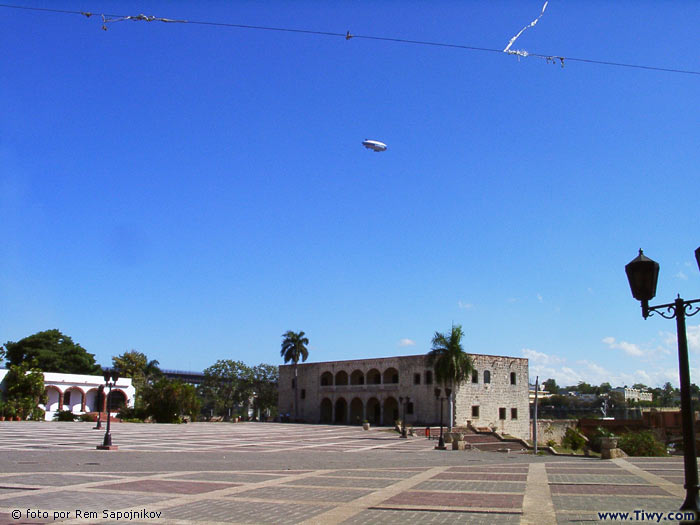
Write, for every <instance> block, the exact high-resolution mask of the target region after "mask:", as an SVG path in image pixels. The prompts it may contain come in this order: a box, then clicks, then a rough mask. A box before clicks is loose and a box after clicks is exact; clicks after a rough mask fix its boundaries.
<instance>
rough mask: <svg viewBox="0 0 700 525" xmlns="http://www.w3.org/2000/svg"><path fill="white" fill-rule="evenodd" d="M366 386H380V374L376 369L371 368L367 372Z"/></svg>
mask: <svg viewBox="0 0 700 525" xmlns="http://www.w3.org/2000/svg"><path fill="white" fill-rule="evenodd" d="M367 384H368V385H381V384H382V374H380V373H379V370H377V369H376V368H373V369H372V370H370V371H369V372H367Z"/></svg>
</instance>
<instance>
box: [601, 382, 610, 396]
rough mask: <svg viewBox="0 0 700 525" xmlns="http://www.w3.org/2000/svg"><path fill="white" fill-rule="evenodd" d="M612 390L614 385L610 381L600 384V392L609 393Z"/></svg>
mask: <svg viewBox="0 0 700 525" xmlns="http://www.w3.org/2000/svg"><path fill="white" fill-rule="evenodd" d="M611 390H612V385H611V384H610V383H607V382H606V383H601V384H600V386H599V387H598V391H599V393H600V394H607V393H609V392H610V391H611Z"/></svg>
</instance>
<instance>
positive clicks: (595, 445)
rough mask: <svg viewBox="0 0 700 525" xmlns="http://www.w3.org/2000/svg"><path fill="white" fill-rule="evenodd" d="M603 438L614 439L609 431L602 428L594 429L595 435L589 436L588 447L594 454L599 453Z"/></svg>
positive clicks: (613, 435)
mask: <svg viewBox="0 0 700 525" xmlns="http://www.w3.org/2000/svg"><path fill="white" fill-rule="evenodd" d="M604 437H615V434H613V433H612V432H611V431H610V430H608V429H607V428H603V427H598V428H596V429H595V433H594V434H593V435H592V436H591V439H590V446H591V449H592V450H594V451H595V452H600V440H601V438H604Z"/></svg>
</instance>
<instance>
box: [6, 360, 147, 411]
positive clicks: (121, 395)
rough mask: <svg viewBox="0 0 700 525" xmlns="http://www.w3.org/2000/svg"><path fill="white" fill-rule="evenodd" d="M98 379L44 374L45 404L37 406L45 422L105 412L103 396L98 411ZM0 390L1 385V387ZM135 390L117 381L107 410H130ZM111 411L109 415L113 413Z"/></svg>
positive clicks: (100, 382) (127, 380)
mask: <svg viewBox="0 0 700 525" xmlns="http://www.w3.org/2000/svg"><path fill="white" fill-rule="evenodd" d="M7 372H8V370H6V369H0V385H3V383H4V381H5V376H6V375H7ZM104 384H105V381H104V378H103V377H102V376H87V375H80V374H59V373H56V372H44V387H45V389H46V397H47V400H46V404H45V405H39V406H40V407H41V408H42V409H44V410H45V411H46V417H45V419H46V421H51V420H53V416H54V414H56V412H58V411H59V410H70V411H71V412H73V413H74V414H86V413H88V412H105V411H106V397H107V396H106V393H107V391H108V390H109V389H107V388H105V395H104V396H102V398H101V399H100V401H101V403H100V404H101V405H102V406H101V407H98V406H97V405H98V391H99V388H100V385H103V386H104ZM3 389H4V385H3ZM135 395H136V389H135V388H134V386H133V385H132V383H131V378H129V377H124V378H122V377H120V378H119V381H117V384H116V385H115V386H114V387H112V393H111V394H110V400H114V401H113V402H111V403H110V406H111V407H112V408H114V406H115V405H118V404H119V405H121V404H125V405H126V406H128V407H133V406H134V397H135ZM115 412H116V410H114V409H113V410H111V411H110V413H115Z"/></svg>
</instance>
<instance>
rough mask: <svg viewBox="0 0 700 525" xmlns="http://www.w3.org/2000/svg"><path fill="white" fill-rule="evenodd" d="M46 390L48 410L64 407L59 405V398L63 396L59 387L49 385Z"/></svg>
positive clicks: (54, 410) (52, 410) (53, 410)
mask: <svg viewBox="0 0 700 525" xmlns="http://www.w3.org/2000/svg"><path fill="white" fill-rule="evenodd" d="M45 392H46V411H47V412H56V411H57V410H61V409H62V407H60V406H59V398H60V397H61V391H60V390H59V389H58V387H55V386H53V385H49V386H47V387H46V389H45Z"/></svg>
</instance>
